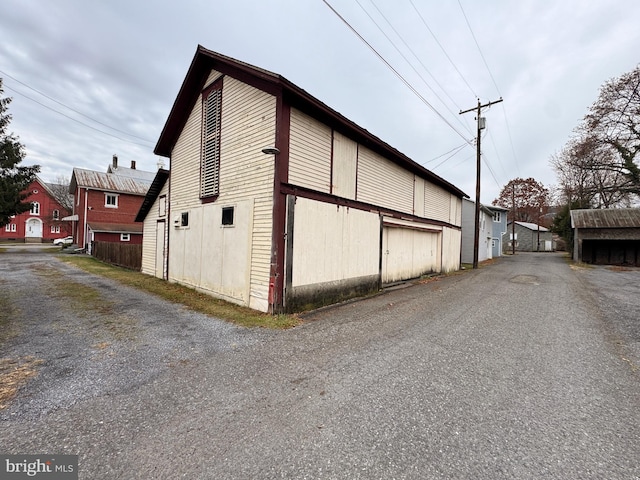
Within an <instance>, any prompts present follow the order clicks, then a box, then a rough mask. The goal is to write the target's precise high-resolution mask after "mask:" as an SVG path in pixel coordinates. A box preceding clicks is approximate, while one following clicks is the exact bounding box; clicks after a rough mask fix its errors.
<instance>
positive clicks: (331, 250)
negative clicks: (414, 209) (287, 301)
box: [291, 198, 380, 287]
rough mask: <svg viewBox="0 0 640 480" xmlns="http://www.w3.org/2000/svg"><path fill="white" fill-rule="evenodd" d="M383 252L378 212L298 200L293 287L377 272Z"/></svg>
mask: <svg viewBox="0 0 640 480" xmlns="http://www.w3.org/2000/svg"><path fill="white" fill-rule="evenodd" d="M379 254H380V217H379V216H378V215H377V214H373V213H370V212H364V211H362V210H355V209H353V208H347V207H337V206H336V205H332V204H329V203H322V202H317V201H314V200H309V199H305V198H297V199H296V204H295V215H294V228H293V268H292V279H291V283H292V286H294V287H296V286H301V285H312V284H315V283H322V282H331V281H338V280H345V279H349V278H357V277H362V276H368V275H377V274H378V272H379Z"/></svg>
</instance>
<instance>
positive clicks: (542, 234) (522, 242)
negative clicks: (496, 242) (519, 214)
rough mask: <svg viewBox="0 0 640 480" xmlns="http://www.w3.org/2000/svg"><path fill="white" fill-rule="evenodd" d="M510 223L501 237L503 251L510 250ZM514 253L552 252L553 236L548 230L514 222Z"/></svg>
mask: <svg viewBox="0 0 640 480" xmlns="http://www.w3.org/2000/svg"><path fill="white" fill-rule="evenodd" d="M512 237H513V229H512V222H509V224H508V225H507V232H506V233H505V234H504V235H503V236H502V245H503V248H504V251H507V252H508V251H511V250H512V247H513V245H512V243H511V242H512V241H513V240H514V239H513V238H512ZM515 250H516V252H552V251H553V250H554V247H553V235H552V234H551V232H550V231H549V229H547V228H545V227H543V226H541V225H537V224H535V223H529V222H516V225H515Z"/></svg>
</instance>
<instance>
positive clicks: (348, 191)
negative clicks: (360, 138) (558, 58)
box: [332, 132, 358, 200]
mask: <svg viewBox="0 0 640 480" xmlns="http://www.w3.org/2000/svg"><path fill="white" fill-rule="evenodd" d="M357 156H358V144H357V143H356V142H354V141H353V140H351V139H349V138H347V137H345V136H344V135H342V134H340V133H339V132H334V133H333V175H332V178H333V191H332V193H333V194H334V195H337V196H338V197H343V198H349V199H351V200H355V198H356V168H357V161H358V157H357Z"/></svg>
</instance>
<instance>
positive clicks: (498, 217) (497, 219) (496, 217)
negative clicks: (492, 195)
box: [493, 212, 502, 222]
mask: <svg viewBox="0 0 640 480" xmlns="http://www.w3.org/2000/svg"><path fill="white" fill-rule="evenodd" d="M500 213H501V212H493V221H494V222H501V221H502V215H500Z"/></svg>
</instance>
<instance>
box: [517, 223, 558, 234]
mask: <svg viewBox="0 0 640 480" xmlns="http://www.w3.org/2000/svg"><path fill="white" fill-rule="evenodd" d="M509 225H511V222H509ZM516 225H520V226H521V227H524V228H528V229H529V230H535V231H538V229H539V230H540V231H541V232H548V231H549V229H548V228H545V227H543V226H542V225H538V224H537V223H529V222H516Z"/></svg>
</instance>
